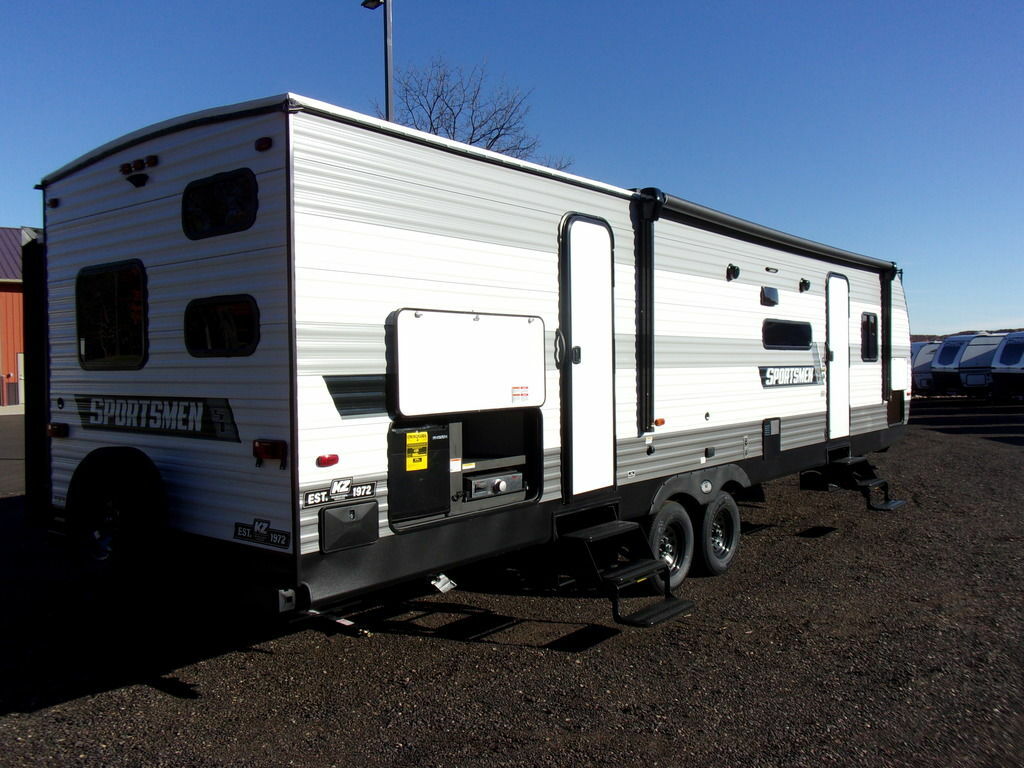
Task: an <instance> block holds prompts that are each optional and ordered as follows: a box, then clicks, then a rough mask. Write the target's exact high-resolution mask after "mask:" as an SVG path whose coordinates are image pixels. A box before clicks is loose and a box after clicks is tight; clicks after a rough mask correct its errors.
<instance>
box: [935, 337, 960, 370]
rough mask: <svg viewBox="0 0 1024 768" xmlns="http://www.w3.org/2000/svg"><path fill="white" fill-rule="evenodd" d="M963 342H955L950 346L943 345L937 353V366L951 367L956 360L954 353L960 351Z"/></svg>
mask: <svg viewBox="0 0 1024 768" xmlns="http://www.w3.org/2000/svg"><path fill="white" fill-rule="evenodd" d="M962 345H963V342H960V341H957V342H954V343H952V344H943V345H942V349H941V350H940V351H939V358H938V360H936V361H935V362H937V363H938V364H939V365H951V364H952V363H953V361H954V360H956V353H957V352H959V351H960V347H961V346H962Z"/></svg>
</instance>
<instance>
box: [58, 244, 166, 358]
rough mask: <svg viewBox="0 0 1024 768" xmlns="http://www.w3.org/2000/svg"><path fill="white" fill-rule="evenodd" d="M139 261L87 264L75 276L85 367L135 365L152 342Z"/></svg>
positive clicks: (143, 268)
mask: <svg viewBox="0 0 1024 768" xmlns="http://www.w3.org/2000/svg"><path fill="white" fill-rule="evenodd" d="M147 313H148V307H147V296H146V269H145V267H143V266H142V262H141V261H137V260H133V261H121V262H117V263H113V264H100V265H98V266H95V267H86V268H85V269H83V270H82V271H81V272H79V273H78V277H77V278H76V280H75V320H76V323H77V327H78V361H79V363H80V364H81V366H82V367H83V368H85V369H87V370H110V371H116V370H122V371H130V370H137V369H139V368H141V367H142V366H144V365H145V364H146V357H147V354H148V352H149V343H148V338H147V333H146V323H147Z"/></svg>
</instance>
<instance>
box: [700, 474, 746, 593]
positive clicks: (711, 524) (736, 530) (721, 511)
mask: <svg viewBox="0 0 1024 768" xmlns="http://www.w3.org/2000/svg"><path fill="white" fill-rule="evenodd" d="M740 536H741V531H740V510H739V507H738V506H736V500H735V499H733V497H732V496H731V495H729V494H728V493H726V492H725V491H722V492H720V493H719V494H718V495H717V496H715V498H713V499H712V500H711V501H710V502H708V505H707V506H706V507H704V510H703V511H702V512H701V516H700V526H699V532H698V540H697V553H696V554H697V557H696V565H697V568H698V569H699V570H700V572H701V573H702V574H704V575H705V576H720V575H721V574H723V573H725V572H726V571H727V570H729V567H730V566H731V565H732V563H733V561H734V560H735V559H736V552H737V551H738V550H739V548H740Z"/></svg>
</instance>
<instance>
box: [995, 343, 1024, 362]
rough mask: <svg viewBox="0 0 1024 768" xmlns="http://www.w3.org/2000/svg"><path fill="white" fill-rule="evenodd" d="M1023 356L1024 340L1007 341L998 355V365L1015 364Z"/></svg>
mask: <svg viewBox="0 0 1024 768" xmlns="http://www.w3.org/2000/svg"><path fill="white" fill-rule="evenodd" d="M1021 357H1024V341H1008V342H1006V346H1005V347H1003V351H1002V352H1001V353H1000V355H999V363H1000V365H1017V363H1019V362H1020V359H1021Z"/></svg>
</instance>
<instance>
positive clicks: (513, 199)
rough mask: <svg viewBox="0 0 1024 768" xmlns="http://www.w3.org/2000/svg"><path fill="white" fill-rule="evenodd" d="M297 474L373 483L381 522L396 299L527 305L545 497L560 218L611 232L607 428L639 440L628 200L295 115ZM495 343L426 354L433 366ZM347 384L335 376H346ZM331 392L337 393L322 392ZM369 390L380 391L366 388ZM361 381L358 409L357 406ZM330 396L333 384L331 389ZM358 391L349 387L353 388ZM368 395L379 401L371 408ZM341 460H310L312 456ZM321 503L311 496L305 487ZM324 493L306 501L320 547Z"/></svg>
mask: <svg viewBox="0 0 1024 768" xmlns="http://www.w3.org/2000/svg"><path fill="white" fill-rule="evenodd" d="M292 144H293V152H294V172H293V173H294V196H295V197H294V203H295V221H294V227H295V274H296V279H295V283H296V333H297V350H298V408H299V425H300V434H299V485H300V490H301V491H302V496H303V499H306V494H308V493H310V492H315V491H317V490H319V489H329V488H330V486H331V484H332V483H333V481H334V480H350V481H351V485H352V486H362V487H371V486H368V484H372V489H373V493H374V497H375V498H376V499H377V500H378V502H379V505H380V507H379V534H380V536H382V537H386V536H390V535H392V530H391V528H390V526H389V524H388V517H387V514H388V495H387V466H388V464H387V439H386V437H387V431H388V427H389V425H390V420H389V418H388V415H387V414H386V413H385V412H384V404H383V392H382V388H383V386H384V383H383V376H384V373H385V370H386V360H385V321H386V320H387V318H388V316H389V315H390V314H391V313H392V312H394V311H396V310H399V309H403V308H420V309H442V310H446V311H465V312H485V313H496V314H511V315H536V316H539V317H541V318H542V319H543V321H544V326H545V330H546V345H545V346H546V353H545V366H546V372H547V373H546V401H545V405H544V407H543V409H542V413H543V426H544V483H543V485H544V499H545V500H550V499H557V498H559V488H560V473H559V449H560V410H559V377H558V371H557V370H556V368H555V366H554V335H555V331H556V329H557V328H558V327H559V314H558V309H559V303H558V302H559V294H558V291H559V282H558V278H559V275H558V246H559V231H560V225H561V222H562V219H563V217H564V216H565V215H566V214H568V213H570V212H581V213H585V214H588V215H590V216H595V217H598V218H601V219H604V220H605V221H607V222H608V223H609V225H610V226H611V228H612V232H613V236H614V241H615V273H616V274H615V328H616V337H615V348H616V356H617V361H618V372H617V374H616V393H615V394H616V407H617V410H616V413H617V418H616V427H617V432H618V435H619V439H620V441H621V440H623V439H624V438H632V439H633V441H635V440H636V437H635V434H636V428H635V424H636V379H635V366H634V360H635V342H634V338H635V336H634V329H635V323H636V320H635V316H634V285H635V281H634V267H633V231H632V225H631V223H630V219H629V203H628V200H626V199H622V198H616V197H615V196H612V195H608V194H599V193H597V192H594V191H591V190H586V189H581V188H577V187H573V186H571V185H568V184H565V183H558V182H554V181H551V180H549V179H543V178H540V177H537V176H533V175H530V174H526V173H522V172H521V171H517V170H514V169H511V168H507V167H502V166H498V165H492V164H489V163H485V162H481V161H479V160H474V159H470V158H465V157H460V156H458V155H456V154H453V153H449V152H444V151H439V150H437V149H436V148H431V147H426V146H423V145H420V144H418V143H415V142H412V141H407V140H400V139H395V138H393V137H387V136H383V135H380V134H377V133H373V132H370V131H366V130H364V129H360V128H358V127H353V126H349V125H346V124H344V123H340V122H334V121H330V120H326V119H323V118H320V117H317V116H314V115H309V114H304V113H298V114H296V115H294V116H293V117H292ZM491 354H500V350H488V349H465V350H463V353H462V354H461V355H460V356H459V357H458V358H455V359H446V360H438V361H437V376H438V377H439V378H442V379H443V378H444V377H451V376H458V371H459V368H460V367H462V366H486V365H487V364H488V356H489V355H491ZM346 378H347V379H348V381H345V379H346ZM332 388H333V389H334V392H335V395H334V396H332V391H331V390H332ZM364 388H369V389H370V390H374V389H376V391H377V397H376V398H375V399H374V397H373V392H372V391H370V392H368V393H367V392H365V391H364ZM360 392H363V395H364V400H363V401H364V402H368V403H370V405H368V406H367V408H369V410H365V409H364V410H362V411H361V410H360V408H359V407H358V400H359V397H360V395H359V394H358V393H360ZM339 393H341V394H339ZM353 393H356V394H353ZM374 403H375V405H374ZM327 454H337V455H338V456H339V457H340V460H339V463H338V464H337V465H335V466H333V467H330V468H325V469H324V468H318V467H317V466H316V458H317V457H318V456H320V455H327ZM313 498H314V499H316V497H315V496H314V497H313ZM321 508H322V504H321V505H318V504H310V505H307V506H304V507H303V509H302V510H301V530H302V551H303V552H316V551H318V541H319V537H318V530H317V524H318V514H319V510H320V509H321Z"/></svg>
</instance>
